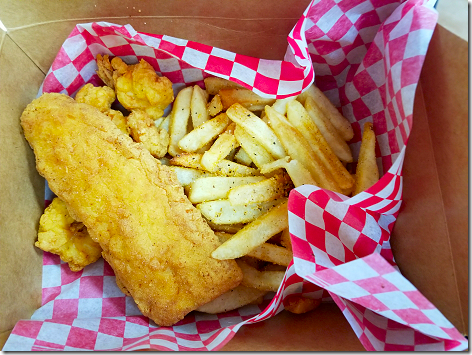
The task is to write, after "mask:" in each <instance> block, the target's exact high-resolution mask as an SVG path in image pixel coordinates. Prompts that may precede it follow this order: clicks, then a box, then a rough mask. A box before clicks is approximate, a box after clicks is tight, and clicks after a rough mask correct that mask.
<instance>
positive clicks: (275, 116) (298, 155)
mask: <svg viewBox="0 0 472 355" xmlns="http://www.w3.org/2000/svg"><path fill="white" fill-rule="evenodd" d="M265 109H266V113H267V116H268V117H269V125H270V127H271V128H272V129H273V131H274V132H276V134H277V136H278V137H279V139H280V141H281V142H282V144H283V145H284V147H285V149H286V150H287V152H288V155H289V156H290V157H291V158H292V159H294V160H298V161H299V162H300V163H301V164H302V165H303V166H304V167H305V168H306V169H307V170H308V171H309V172H310V174H311V176H312V177H313V179H314V180H315V182H316V184H315V185H316V186H320V187H322V188H325V189H328V190H331V191H335V192H342V190H341V188H340V187H339V185H338V184H337V182H336V181H335V180H334V179H333V176H332V175H331V174H330V173H329V171H328V170H327V169H326V167H325V166H324V165H323V164H322V162H321V161H320V159H319V158H318V156H317V155H316V153H315V152H314V151H313V149H312V147H311V146H310V144H309V143H308V141H307V140H306V139H305V137H304V136H303V135H302V134H301V133H300V132H299V131H298V130H297V129H295V127H293V126H292V124H291V123H290V122H288V120H287V119H286V118H285V117H284V116H283V115H281V114H280V113H278V112H277V111H275V110H274V109H273V108H272V107H270V106H266V108H265Z"/></svg>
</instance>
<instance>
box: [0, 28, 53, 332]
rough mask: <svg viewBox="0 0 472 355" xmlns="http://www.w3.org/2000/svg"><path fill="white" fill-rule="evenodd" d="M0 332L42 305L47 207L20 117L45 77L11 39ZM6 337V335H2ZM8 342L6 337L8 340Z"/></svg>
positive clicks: (0, 220) (5, 47)
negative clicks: (40, 235)
mask: <svg viewBox="0 0 472 355" xmlns="http://www.w3.org/2000/svg"><path fill="white" fill-rule="evenodd" d="M0 67H1V68H2V70H1V71H0V82H1V83H2V93H1V95H0V107H1V110H0V112H1V113H0V142H1V143H2V144H1V145H0V159H1V160H0V181H1V182H2V189H1V191H0V200H1V201H2V204H1V210H0V236H1V237H0V260H1V261H2V267H1V268H0V299H1V300H2V302H1V303H0V314H1V318H0V333H3V332H4V331H6V330H9V329H11V328H12V327H13V326H14V324H15V323H16V321H17V320H19V319H21V318H29V317H30V316H31V314H32V313H33V311H34V310H36V309H37V308H38V307H39V305H40V302H41V265H42V257H41V256H42V254H41V252H40V251H39V250H38V249H37V248H35V247H34V241H35V239H36V233H37V232H36V231H37V227H38V220H39V216H40V215H41V213H42V211H43V207H44V179H43V178H41V177H40V176H39V175H38V174H37V172H36V169H35V161H34V155H33V151H32V150H31V148H30V147H29V145H28V143H27V142H26V140H25V139H24V137H23V133H22V132H21V127H20V125H19V123H18V119H19V117H20V115H21V112H22V111H23V109H24V108H25V106H26V105H27V104H28V103H29V102H30V101H31V100H32V99H34V97H35V96H36V93H37V90H38V87H39V85H40V84H41V82H42V80H43V79H44V75H43V73H42V72H41V71H40V70H39V69H38V68H37V67H36V66H35V65H34V64H33V63H32V62H31V60H30V59H28V58H27V57H26V56H25V55H24V53H23V52H22V51H21V49H20V48H19V47H18V46H17V45H16V44H15V43H14V42H13V41H12V40H11V39H10V38H9V37H8V35H7V36H5V37H4V39H3V42H2V48H1V55H0ZM2 338H3V335H2ZM5 340H6V339H5Z"/></svg>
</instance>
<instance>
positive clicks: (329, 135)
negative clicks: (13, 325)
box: [305, 97, 352, 163]
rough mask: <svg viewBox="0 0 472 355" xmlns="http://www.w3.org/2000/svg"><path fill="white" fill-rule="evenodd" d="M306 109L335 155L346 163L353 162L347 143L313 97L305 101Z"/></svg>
mask: <svg viewBox="0 0 472 355" xmlns="http://www.w3.org/2000/svg"><path fill="white" fill-rule="evenodd" d="M305 109H306V110H307V112H308V114H309V115H310V117H311V119H312V120H313V122H314V123H315V124H316V126H317V127H318V129H319V130H320V132H321V134H322V135H323V137H324V139H325V140H326V142H327V143H328V145H329V146H330V147H331V149H332V150H333V153H334V154H336V156H337V157H338V158H339V159H340V160H341V161H343V162H345V163H351V162H352V153H351V149H350V148H349V146H348V145H347V143H346V141H345V140H344V139H343V137H341V135H340V134H339V132H338V131H337V129H336V128H335V127H334V126H333V124H332V123H331V121H330V120H329V119H328V118H327V117H326V115H325V114H324V113H323V112H322V111H321V110H320V108H319V107H318V105H317V103H316V101H315V100H314V99H313V98H312V97H307V98H306V101H305Z"/></svg>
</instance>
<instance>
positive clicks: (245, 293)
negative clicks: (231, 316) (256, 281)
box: [197, 285, 267, 314]
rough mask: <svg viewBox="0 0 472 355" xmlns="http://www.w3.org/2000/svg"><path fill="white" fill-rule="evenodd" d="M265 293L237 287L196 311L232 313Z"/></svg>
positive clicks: (250, 288)
mask: <svg viewBox="0 0 472 355" xmlns="http://www.w3.org/2000/svg"><path fill="white" fill-rule="evenodd" d="M266 293H267V292H266V291H261V290H258V289H255V288H252V287H246V286H242V285H239V286H237V287H236V288H233V289H232V290H229V291H228V292H226V293H223V294H222V295H221V296H219V297H218V298H215V299H214V300H213V301H211V302H208V303H206V304H204V305H203V306H200V307H199V308H197V311H199V312H204V313H210V314H218V313H224V312H228V311H232V310H234V309H237V308H240V307H242V306H245V305H248V304H251V303H253V302H254V301H256V300H257V299H259V298H260V297H262V296H264V295H265V294H266Z"/></svg>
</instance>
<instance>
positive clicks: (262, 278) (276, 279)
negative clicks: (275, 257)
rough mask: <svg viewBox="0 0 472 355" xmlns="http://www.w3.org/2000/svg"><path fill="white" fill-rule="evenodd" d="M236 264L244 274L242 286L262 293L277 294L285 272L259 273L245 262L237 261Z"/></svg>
mask: <svg viewBox="0 0 472 355" xmlns="http://www.w3.org/2000/svg"><path fill="white" fill-rule="evenodd" d="M236 262H237V263H238V265H239V267H240V268H241V270H242V272H243V280H242V281H241V285H243V286H246V287H252V288H256V289H258V290H261V291H273V292H277V290H278V289H279V286H280V283H281V282H282V280H283V278H284V275H285V272H284V271H259V270H257V269H256V268H253V267H252V266H249V265H248V264H247V263H245V262H244V261H243V260H236Z"/></svg>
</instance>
